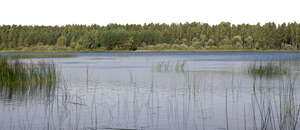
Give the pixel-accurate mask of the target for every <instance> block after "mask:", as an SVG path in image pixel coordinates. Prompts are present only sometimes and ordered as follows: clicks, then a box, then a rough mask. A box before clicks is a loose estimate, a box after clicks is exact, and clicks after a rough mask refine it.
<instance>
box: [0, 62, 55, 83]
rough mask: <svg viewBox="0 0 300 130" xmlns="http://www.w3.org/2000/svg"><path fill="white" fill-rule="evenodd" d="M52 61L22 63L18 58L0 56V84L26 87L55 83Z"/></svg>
mask: <svg viewBox="0 0 300 130" xmlns="http://www.w3.org/2000/svg"><path fill="white" fill-rule="evenodd" d="M57 76H58V74H57V72H56V67H55V64H54V63H46V62H38V63H33V62H31V63H23V62H21V61H20V60H18V59H9V58H8V57H7V56H1V57H0V86H1V87H28V86H44V85H47V86H48V85H52V84H56V82H57V79H58V77H57Z"/></svg>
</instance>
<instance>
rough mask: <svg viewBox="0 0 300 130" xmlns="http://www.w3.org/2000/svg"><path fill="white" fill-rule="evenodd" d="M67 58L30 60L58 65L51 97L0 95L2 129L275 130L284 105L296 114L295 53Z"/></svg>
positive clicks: (15, 93)
mask: <svg viewBox="0 0 300 130" xmlns="http://www.w3.org/2000/svg"><path fill="white" fill-rule="evenodd" d="M10 54H15V53H3V54H2V55H10ZM21 54H22V53H21ZM34 54H40V53H34ZM46 54H48V53H46ZM71 54H73V55H77V57H75V58H57V59H55V58H53V59H32V60H31V61H34V62H36V61H49V62H54V63H55V64H56V65H57V68H58V70H59V71H61V72H60V74H61V77H62V79H61V81H60V83H59V85H58V87H57V88H56V89H55V90H54V92H49V91H44V90H41V89H39V90H36V89H32V88H28V89H26V90H19V89H16V90H9V89H8V90H4V89H0V90H1V91H0V115H1V117H0V129H3V130H8V129H95V130H96V129H146V130H148V129H150V130H152V129H153V130H154V129H161V130H166V129H172V130H184V129H191V130H198V129H199V130H225V129H231V130H241V129H249V130H253V129H261V128H266V129H274V128H275V127H276V129H278V127H280V119H282V118H280V115H281V112H280V111H283V110H284V109H283V108H284V107H285V106H286V104H290V105H294V106H296V107H293V109H292V111H295V113H297V107H298V104H299V96H298V93H299V85H300V84H299V82H300V80H299V77H298V76H297V73H298V72H299V71H300V64H299V61H300V53H296V52H295V53H294V52H265V53H256V52H242V53H241V52H202V53H193V52H191V53H71ZM25 61H30V60H25ZM254 62H286V63H289V64H288V66H287V67H288V69H289V70H291V75H290V76H275V77H272V78H264V77H262V78H261V77H255V76H251V75H249V74H248V73H247V67H248V66H249V65H250V64H253V63H254ZM289 85H293V86H294V89H293V93H294V94H293V95H292V96H289V97H288V99H287V100H285V98H282V97H284V94H283V93H284V92H285V90H286V89H285V87H284V86H289ZM287 91H289V90H287ZM289 92H290V91H289ZM292 99H293V100H292ZM291 100H292V101H291ZM270 115H271V116H270ZM286 115H289V114H286ZM290 116H291V117H289V118H288V117H285V118H287V120H289V121H290V120H292V119H297V118H296V114H290ZM290 125H291V124H290ZM295 127H296V128H300V125H299V124H295ZM288 129H289V128H288Z"/></svg>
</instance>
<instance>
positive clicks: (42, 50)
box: [0, 49, 300, 53]
mask: <svg viewBox="0 0 300 130" xmlns="http://www.w3.org/2000/svg"><path fill="white" fill-rule="evenodd" d="M10 52H11V53H13V52H300V50H296V49H290V50H288V49H264V50H257V49H185V50H176V49H153V50H142V49H141V50H135V51H130V50H105V49H80V50H77V49H7V50H0V53H10Z"/></svg>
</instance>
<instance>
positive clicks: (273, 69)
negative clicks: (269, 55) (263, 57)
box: [248, 62, 288, 77]
mask: <svg viewBox="0 0 300 130" xmlns="http://www.w3.org/2000/svg"><path fill="white" fill-rule="evenodd" d="M287 73H288V69H287V68H286V67H284V66H283V64H281V63H275V62H269V63H262V62H261V63H257V62H255V63H254V64H251V65H250V66H248V74H251V75H253V76H260V77H272V76H278V75H284V74H287Z"/></svg>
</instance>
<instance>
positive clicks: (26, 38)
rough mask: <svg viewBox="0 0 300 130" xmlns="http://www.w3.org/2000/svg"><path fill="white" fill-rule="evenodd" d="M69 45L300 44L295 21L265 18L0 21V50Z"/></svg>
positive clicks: (132, 47)
mask: <svg viewBox="0 0 300 130" xmlns="http://www.w3.org/2000/svg"><path fill="white" fill-rule="evenodd" d="M45 46H46V47H55V48H73V49H96V48H103V49H107V50H113V49H122V50H136V49H164V48H173V49H184V48H193V49H203V48H256V49H283V48H287V49H297V48H299V47H300V24H298V23H296V22H294V23H283V24H278V25H276V24H275V23H272V22H270V23H266V24H263V25H260V24H256V25H250V24H239V25H235V24H231V23H229V22H221V23H220V24H218V25H209V24H206V23H199V22H193V23H184V24H182V23H180V24H170V25H168V24H153V23H151V24H144V25H139V24H126V25H119V24H109V25H107V26H99V25H90V26H86V25H66V26H21V25H2V26H0V49H22V48H26V47H27V48H30V47H45Z"/></svg>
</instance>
